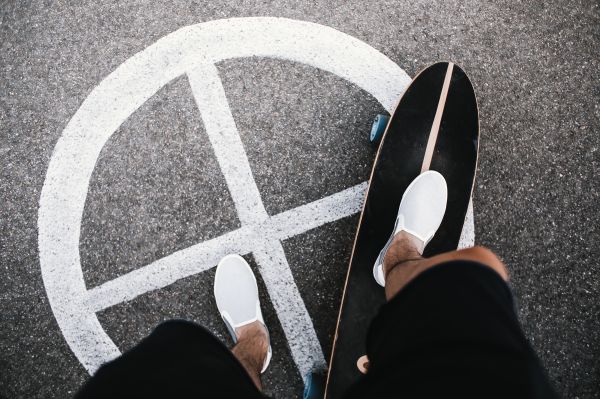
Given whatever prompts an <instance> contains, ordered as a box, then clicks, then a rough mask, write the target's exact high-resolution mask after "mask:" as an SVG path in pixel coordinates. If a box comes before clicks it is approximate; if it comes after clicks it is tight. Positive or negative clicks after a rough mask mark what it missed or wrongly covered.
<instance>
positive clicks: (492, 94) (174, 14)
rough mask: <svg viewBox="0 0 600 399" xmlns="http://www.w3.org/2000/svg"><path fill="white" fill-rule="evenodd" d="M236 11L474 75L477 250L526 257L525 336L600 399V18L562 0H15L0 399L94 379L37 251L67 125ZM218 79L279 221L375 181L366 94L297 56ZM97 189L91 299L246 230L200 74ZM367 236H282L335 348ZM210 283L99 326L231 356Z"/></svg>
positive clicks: (70, 389)
mask: <svg viewBox="0 0 600 399" xmlns="http://www.w3.org/2000/svg"><path fill="white" fill-rule="evenodd" d="M238 16H280V17H288V18H293V19H299V20H306V21H311V22H316V23H319V24H323V25H326V26H330V27H333V28H336V29H338V30H340V31H342V32H345V33H347V34H349V35H352V36H354V37H356V38H358V39H360V40H363V41H365V42H366V43H368V44H370V45H371V46H373V47H375V48H377V49H378V50H380V51H381V52H383V53H384V54H386V55H387V56H388V57H390V58H391V59H392V60H393V61H395V62H396V63H397V64H398V65H400V66H401V67H402V68H403V69H404V70H406V71H407V73H408V74H409V75H411V76H413V75H414V74H415V73H416V72H417V71H418V70H419V69H421V68H423V67H425V66H427V65H428V64H430V63H432V62H435V61H438V60H452V61H455V62H457V63H459V64H460V65H461V66H462V67H463V68H464V69H465V70H466V71H467V72H468V73H469V75H470V77H471V78H472V80H473V82H474V84H475V87H476V92H477V95H478V99H479V106H480V119H481V146H480V156H479V170H478V175H477V182H476V188H475V194H474V199H475V226H476V242H477V243H478V244H482V245H486V246H488V247H490V248H491V249H493V250H494V251H496V252H497V253H498V254H499V256H500V257H501V258H502V259H503V260H504V261H505V262H506V264H507V265H508V267H509V270H510V273H511V280H512V286H513V288H514V291H515V295H516V298H517V301H518V308H519V312H520V318H521V321H522V324H523V328H524V330H525V332H526V335H527V337H528V338H529V339H530V340H531V343H532V344H533V346H534V347H535V349H536V350H537V352H538V354H539V356H540V358H541V360H542V362H543V364H544V365H545V366H546V368H547V371H548V373H549V375H550V377H551V379H552V381H553V383H554V384H555V386H556V388H557V390H558V391H559V392H560V393H562V394H563V395H564V397H568V398H594V397H600V393H599V390H600V388H599V387H600V264H599V262H598V259H600V245H599V244H598V240H599V239H600V236H599V233H600V232H599V228H598V226H599V223H598V216H599V208H600V205H599V193H600V184H599V183H600V182H599V179H598V170H599V169H598V168H599V163H600V161H599V158H600V157H599V152H598V146H599V144H600V134H599V131H600V105H599V104H600V84H599V76H598V71H599V70H600V69H599V68H600V59H599V56H598V49H599V48H600V45H599V38H600V9H599V5H598V3H597V2H595V1H562V0H561V1H553V2H525V1H523V2H514V1H493V2H492V1H485V2H482V1H467V2H457V1H444V2H441V1H440V2H430V1H424V0H419V1H410V2H409V1H372V2H367V1H361V2H357V1H342V0H326V1H320V0H318V1H310V2H294V1H288V0H277V1H274V2H256V1H239V0H236V1H229V0H227V1H219V2H197V1H156V2H152V4H150V3H147V2H142V1H138V2H136V1H121V2H110V3H108V2H103V4H98V2H91V1H80V2H76V3H75V2H73V3H68V2H64V1H54V2H53V1H43V2H41V1H40V2H18V1H0V159H1V162H0V165H1V167H0V223H1V224H0V396H1V397H5V398H47V397H56V398H64V397H70V396H72V394H73V393H74V392H75V391H76V390H77V388H78V387H79V386H80V385H81V384H82V383H83V381H84V380H85V379H86V377H87V372H86V371H85V370H84V368H83V367H82V366H81V365H80V363H79V362H78V360H77V359H76V358H75V356H74V355H73V354H72V352H71V351H70V349H69V347H68V346H67V344H66V342H65V340H64V338H63V336H62V334H61V332H60V330H59V328H58V325H57V323H56V321H55V319H54V316H53V314H52V311H51V309H50V306H49V303H48V300H47V297H46V293H45V289H44V285H43V282H42V279H41V273H40V264H39V259H38V249H37V210H38V204H39V198H40V190H41V188H42V185H43V182H44V177H45V173H46V170H47V167H48V162H49V159H50V157H51V154H52V151H53V148H54V145H55V143H56V141H57V139H58V138H59V136H60V134H61V133H62V131H63V129H64V128H65V126H66V124H67V122H68V121H69V120H70V118H71V117H72V116H73V114H74V113H75V112H76V111H77V109H78V108H79V106H80V105H81V103H82V102H83V100H84V99H85V98H86V97H87V95H88V94H89V93H90V91H91V90H92V89H93V88H94V87H95V86H96V85H97V84H98V83H99V82H100V81H101V80H102V79H103V78H104V77H106V76H107V75H108V74H109V73H111V72H112V71H114V70H115V68H117V67H118V66H119V65H120V64H121V63H123V62H124V61H125V60H127V59H128V58H129V57H131V56H132V55H133V54H135V53H137V52H139V51H141V50H143V49H144V48H146V47H147V46H149V45H150V44H152V43H154V42H155V41H156V40H158V39H159V38H161V37H163V36H165V35H167V34H169V33H171V32H173V31H175V30H177V29H178V28H180V27H183V26H187V25H191V24H196V23H199V22H204V21H209V20H214V19H220V18H229V17H238ZM218 68H219V72H220V74H221V76H222V78H223V82H224V87H225V91H226V94H227V98H228V100H229V103H230V105H231V109H232V112H233V115H234V118H235V120H236V124H237V125H238V129H239V131H240V134H241V137H242V141H243V143H244V146H245V148H246V151H247V153H248V156H249V159H250V164H251V166H252V170H253V173H254V176H255V178H256V181H257V184H258V187H259V189H260V191H261V194H262V197H263V201H264V202H265V206H266V208H267V211H268V213H269V214H275V213H278V212H281V211H283V210H287V209H290V208H293V207H295V206H298V205H301V204H304V203H306V202H309V201H313V200H316V199H319V198H321V197H323V196H325V195H328V194H333V193H335V192H337V191H339V190H342V189H344V188H347V187H350V186H351V185H353V184H356V183H359V182H362V181H364V180H366V179H367V178H368V173H369V170H370V165H371V163H372V160H373V157H374V153H375V150H374V148H373V147H372V146H370V145H369V143H368V139H367V132H368V130H369V126H370V123H371V120H372V118H373V117H374V116H375V115H376V114H377V113H379V112H381V111H382V109H381V106H380V105H379V104H378V103H377V102H376V101H375V100H374V99H373V98H372V97H370V95H369V94H367V93H364V92H362V91H361V90H360V89H358V88H357V87H354V86H353V85H351V84H350V83H348V82H346V81H344V80H341V79H339V78H338V77H336V76H334V75H331V74H329V73H326V72H323V71H319V70H315V69H313V68H311V67H307V66H305V65H299V64H295V63H291V62H285V61H276V60H272V59H263V58H252V59H242V60H235V61H227V62H222V63H220V64H219V65H218ZM91 182H92V183H91V185H90V188H89V193H88V199H87V203H86V208H85V212H84V218H83V223H82V236H81V245H80V249H81V258H82V267H83V271H84V275H85V278H86V283H87V284H88V286H95V285H98V284H101V283H102V282H105V281H108V280H111V279H112V278H115V277H117V276H119V275H121V274H123V273H125V272H127V271H130V270H133V269H136V268H138V267H141V266H144V265H146V264H148V263H150V262H152V261H153V260H157V259H159V258H161V257H163V256H165V255H168V254H170V253H172V252H173V251H175V250H178V249H183V248H186V247H188V246H190V245H193V244H196V243H198V242H201V241H204V240H205V239H208V238H212V237H216V236H218V235H220V234H222V233H224V232H227V231H229V230H231V229H233V228H235V227H237V226H239V222H238V220H237V218H236V214H235V210H234V208H233V202H232V200H231V197H230V195H229V193H228V191H227V188H226V185H225V182H224V179H223V176H222V174H221V172H220V170H219V167H218V165H217V162H216V159H215V158H214V155H213V153H212V149H211V148H210V147H209V144H208V140H207V138H206V135H205V134H204V128H203V126H202V121H201V119H200V117H199V114H198V111H197V109H196V107H195V104H194V102H193V98H192V97H191V91H190V88H189V84H188V82H187V80H186V79H185V77H182V78H179V79H176V80H174V81H172V82H171V83H170V84H168V85H167V86H165V87H164V88H163V89H161V90H160V91H159V92H158V93H157V94H156V95H155V96H154V97H152V98H151V99H150V100H149V101H148V102H146V103H145V104H144V105H143V106H142V107H141V108H140V109H139V110H138V111H137V112H136V113H135V114H133V115H132V116H131V117H130V118H129V119H128V120H127V121H126V123H125V124H124V125H123V126H121V128H120V129H119V131H118V132H117V133H115V135H113V137H112V138H111V139H110V141H109V142H108V143H107V145H106V146H105V147H104V149H103V151H102V154H101V157H100V159H99V160H98V163H97V165H96V169H95V171H94V175H93V176H92V180H91ZM356 223H357V217H356V216H353V217H349V218H346V219H343V220H340V221H338V222H335V223H332V224H329V225H326V226H323V227H321V228H318V229H316V230H313V231H309V232H307V233H305V234H303V235H301V236H296V237H294V238H292V239H289V240H287V241H286V242H285V243H284V247H285V250H286V255H287V257H288V260H289V263H290V266H291V268H292V271H293V273H294V277H295V279H296V283H297V285H298V287H299V289H300V292H301V294H302V296H303V298H304V301H305V303H306V306H307V308H308V310H309V312H310V314H311V317H312V318H313V321H314V325H315V328H316V331H317V334H318V337H319V339H320V341H321V344H322V346H323V348H324V351H325V354H326V356H328V354H329V352H330V350H331V339H332V335H333V330H334V326H335V317H336V314H337V306H338V303H339V300H340V298H341V290H342V283H343V278H344V275H345V271H346V267H347V262H348V259H349V255H350V250H351V245H352V239H353V234H354V230H355V228H356ZM247 259H248V260H249V261H250V262H251V264H252V265H253V266H254V264H253V261H252V257H251V256H248V257H247ZM213 278H214V270H211V271H208V272H205V273H202V274H198V275H194V276H192V277H189V278H185V279H182V280H180V281H178V282H176V283H175V284H172V285H170V286H168V287H166V288H164V289H161V290H158V291H153V292H150V293H147V294H144V295H142V296H140V297H138V298H136V299H135V300H132V301H130V302H127V303H122V304H120V305H117V306H114V307H111V308H109V309H106V310H105V311H103V312H101V313H99V318H100V321H101V323H102V325H103V326H104V328H105V330H106V331H107V332H108V334H109V335H110V337H111V338H112V339H113V340H114V341H115V343H116V344H117V346H119V348H120V349H121V350H125V349H127V348H130V347H131V346H133V345H134V344H135V343H136V342H137V341H138V340H140V339H141V338H142V337H144V336H145V335H146V334H147V333H148V332H149V331H150V330H151V329H152V328H153V326H155V325H156V324H157V323H158V322H160V321H161V320H165V319H169V318H173V317H181V318H188V319H192V320H196V321H198V322H200V323H203V324H205V325H206V326H207V327H208V328H209V329H210V330H212V331H214V332H215V333H216V334H217V335H218V336H219V337H221V338H222V339H223V340H224V341H225V342H227V343H228V344H230V341H229V338H228V336H227V333H226V331H225V328H224V326H223V324H222V322H221V321H220V319H219V317H218V315H217V313H216V305H215V304H214V300H213V298H212V288H211V287H212V279H213ZM259 285H260V287H261V292H262V294H263V297H262V303H263V306H264V308H265V318H266V321H267V324H268V325H269V326H270V328H271V330H272V339H273V344H274V359H273V363H272V366H271V367H270V369H269V371H268V372H267V373H266V374H265V380H264V381H265V388H266V391H267V392H268V393H270V394H273V395H275V396H277V397H281V398H284V397H285V398H291V397H297V396H298V395H300V394H301V389H302V381H301V376H300V375H298V373H297V371H296V369H295V366H294V364H293V362H292V360H291V355H290V353H289V349H288V348H287V346H286V342H285V338H284V335H283V332H282V330H281V327H280V325H279V322H278V320H277V317H276V315H275V313H274V310H273V307H272V305H271V304H270V302H269V300H268V297H267V296H266V295H265V289H264V285H263V284H262V281H261V280H260V278H259Z"/></svg>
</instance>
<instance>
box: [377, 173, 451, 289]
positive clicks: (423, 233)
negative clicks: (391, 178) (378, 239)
mask: <svg viewBox="0 0 600 399" xmlns="http://www.w3.org/2000/svg"><path fill="white" fill-rule="evenodd" d="M447 201H448V187H447V186H446V179H444V176H442V175H441V174H439V173H438V172H436V171H434V170H428V171H426V172H423V173H421V174H420V175H419V176H417V178H416V179H415V180H413V181H412V183H410V185H409V186H408V188H407V189H406V191H405V192H404V194H403V195H402V201H400V207H399V208H398V216H397V217H396V224H395V226H394V230H393V231H392V234H391V236H390V238H389V240H388V241H387V243H386V244H385V246H384V247H383V249H382V250H381V252H379V256H378V257H377V260H376V261H375V266H373V277H375V281H377V283H378V284H379V285H381V286H382V287H385V276H384V274H383V259H384V258H385V255H386V253H387V251H388V249H389V247H390V245H391V244H392V241H393V240H394V236H395V235H396V234H398V233H399V232H401V231H406V232H407V233H410V234H411V235H413V236H415V237H416V238H417V239H418V240H419V241H421V243H420V244H421V245H420V246H419V248H418V251H419V253H420V254H421V255H422V254H423V251H424V250H425V247H426V246H427V244H429V241H431V239H432V238H433V236H434V235H435V232H436V231H437V229H438V228H439V227H440V224H441V223H442V219H443V218H444V213H445V212H446V202H447Z"/></svg>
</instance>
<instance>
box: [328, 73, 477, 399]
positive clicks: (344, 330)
mask: <svg viewBox="0 0 600 399" xmlns="http://www.w3.org/2000/svg"><path fill="white" fill-rule="evenodd" d="M444 93H445V95H444ZM444 98H445V101H444ZM436 115H437V116H438V117H437V118H436ZM436 125H437V126H439V128H438V129H437V135H436V133H435V131H436V128H435V126H436ZM432 132H433V133H432ZM431 140H433V144H432V143H431ZM478 141H479V117H478V111H477V100H476V98H475V92H474V90H473V86H472V84H471V82H470V81H469V78H468V77H467V75H466V74H465V72H464V71H463V70H462V69H461V68H460V67H458V66H457V65H454V64H451V63H447V62H440V63H437V64H434V65H432V66H430V67H428V68H426V69H424V70H423V71H421V72H420V73H419V74H418V75H417V76H416V77H415V79H414V80H413V81H412V83H411V84H410V86H409V87H408V88H407V90H406V92H405V93H404V95H403V96H402V98H401V99H400V101H399V103H398V106H397V107H396V110H395V111H394V113H393V114H392V117H391V119H390V121H389V124H388V126H387V129H386V131H385V133H384V135H383V138H382V141H381V144H380V146H379V151H378V152H377V156H376V158H375V163H374V166H373V171H372V172H371V179H370V181H369V188H368V190H367V197H366V199H365V203H364V205H363V211H362V214H361V217H360V221H359V224H358V231H357V234H356V238H355V242H354V247H353V250H352V256H351V259H350V266H349V269H348V274H347V277H346V285H345V288H344V294H343V298H342V304H341V308H340V313H339V318H338V325H337V328H336V334H335V341H334V345H333V351H332V356H331V361H330V367H329V371H328V375H327V386H326V395H325V397H326V398H328V399H336V398H339V397H341V396H342V395H343V394H344V392H345V391H346V390H347V389H348V388H349V387H350V386H351V385H352V384H353V383H354V382H356V381H357V380H358V379H359V378H360V376H361V374H360V371H359V370H358V368H357V365H356V363H357V360H358V359H359V358H360V357H361V356H362V355H365V354H366V349H365V340H366V335H367V329H368V327H369V324H370V322H371V320H372V319H373V317H374V316H375V315H376V313H377V311H378V309H379V307H380V306H381V305H383V304H384V303H385V296H384V290H383V288H382V287H380V286H379V285H377V283H376V282H375V280H374V278H373V264H374V262H375V259H376V258H377V255H378V254H379V251H380V250H381V248H383V246H384V245H385V243H386V242H387V240H388V238H389V236H390V234H391V232H392V229H393V227H394V223H395V220H396V215H397V212H398V206H399V205H400V200H401V199H402V194H403V193H404V191H405V190H406V188H407V187H408V185H409V184H410V183H411V182H412V180H413V179H414V178H416V177H417V176H418V175H419V174H420V173H421V172H422V171H423V170H428V169H431V170H436V171H438V172H440V173H441V174H442V175H443V176H444V178H445V179H446V182H447V185H448V204H447V208H446V213H445V215H444V219H443V221H442V224H441V226H440V228H439V230H438V231H437V233H436V234H435V236H434V238H433V239H432V240H431V242H430V243H429V245H428V246H427V248H426V250H425V254H424V255H425V256H432V255H435V254H439V253H443V252H447V251H450V250H454V249H456V248H457V246H458V242H459V239H460V235H461V231H462V228H463V224H464V220H465V215H466V212H467V208H468V204H469V200H470V197H471V193H472V190H473V182H474V179H475V170H476V167H477V151H478ZM428 146H429V148H430V150H433V151H429V152H430V153H431V154H432V155H431V156H430V157H427V156H426V152H428V151H427V148H428ZM424 159H430V164H429V166H428V165H427V162H424Z"/></svg>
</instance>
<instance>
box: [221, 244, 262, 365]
mask: <svg viewBox="0 0 600 399" xmlns="http://www.w3.org/2000/svg"><path fill="white" fill-rule="evenodd" d="M214 293H215V299H216V301H217V308H218V309H219V313H220V314H221V317H222V318H223V321H224V322H225V325H226V326H227V330H229V333H230V334H231V337H232V338H233V342H236V343H237V335H236V332H235V330H236V329H237V328H240V327H242V326H245V325H247V324H250V323H253V322H255V321H257V320H258V321H260V323H261V324H262V325H263V326H265V330H267V335H268V334H269V330H268V329H267V326H266V325H265V322H264V320H263V316H262V312H261V311H260V300H259V298H258V286H257V285H256V278H255V277H254V273H252V269H250V266H248V263H247V262H246V261H245V260H244V258H242V257H241V256H239V255H227V256H225V257H224V258H223V259H221V261H220V262H219V265H218V266H217V272H216V275H215V286H214ZM271 355H272V350H271V341H270V340H269V350H268V351H267V357H266V359H265V363H264V364H263V368H262V370H261V371H260V372H261V373H264V372H265V370H266V369H267V367H268V366H269V362H270V361H271Z"/></svg>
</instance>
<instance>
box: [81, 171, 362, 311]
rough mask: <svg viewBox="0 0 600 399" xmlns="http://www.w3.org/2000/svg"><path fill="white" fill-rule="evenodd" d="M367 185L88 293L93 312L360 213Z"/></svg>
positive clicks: (175, 255) (179, 253)
mask: <svg viewBox="0 0 600 399" xmlns="http://www.w3.org/2000/svg"><path fill="white" fill-rule="evenodd" d="M366 187H367V183H366V182H365V183H361V184H358V185H356V186H353V187H351V188H349V189H346V190H344V191H341V192H339V193H336V194H333V195H330V196H328V197H325V198H321V199H320V200H317V201H314V202H311V203H309V204H305V205H302V206H299V207H297V208H294V209H291V210H288V211H285V212H282V213H280V214H278V215H275V216H273V217H271V218H269V219H268V220H266V221H265V222H262V223H260V224H258V225H256V226H251V225H248V226H244V227H241V228H239V229H237V230H234V231H231V232H229V233H227V234H224V235H222V236H220V237H217V238H214V239H212V240H208V241H205V242H202V243H199V244H196V245H193V246H191V247H189V248H186V249H182V250H179V251H177V252H174V253H172V254H171V255H169V256H166V257H164V258H162V259H159V260H157V261H155V262H153V263H151V264H149V265H147V266H144V267H141V268H139V269H136V270H134V271H131V272H129V273H126V274H124V275H122V276H119V277H117V278H115V279H113V280H111V281H108V282H106V283H104V284H101V285H99V286H97V287H94V288H92V289H90V290H88V291H87V293H86V298H85V304H86V307H87V309H88V310H89V311H92V312H99V311H101V310H104V309H106V308H109V307H111V306H114V305H118V304H119V303H121V302H124V301H128V300H131V299H134V298H136V297H137V296H139V295H142V294H144V293H146V292H148V291H152V290H157V289H160V288H163V287H166V286H168V285H170V284H173V283H174V282H175V281H177V280H180V279H182V278H185V277H189V276H192V275H194V274H197V273H201V272H203V271H205V270H208V269H210V268H211V267H214V266H216V264H217V263H218V261H219V260H220V259H221V257H223V256H225V255H227V254H230V253H237V254H240V255H245V254H248V253H250V252H252V249H253V248H257V247H259V246H260V245H262V241H263V240H271V241H273V240H285V239H287V238H291V237H294V236H296V235H298V234H302V233H305V232H307V231H309V230H312V229H315V228H317V227H320V226H322V225H324V224H326V223H330V222H334V221H336V220H339V219H342V218H345V217H348V216H351V215H353V214H355V213H357V212H359V211H360V207H361V205H362V202H363V200H364V195H365V191H366Z"/></svg>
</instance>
